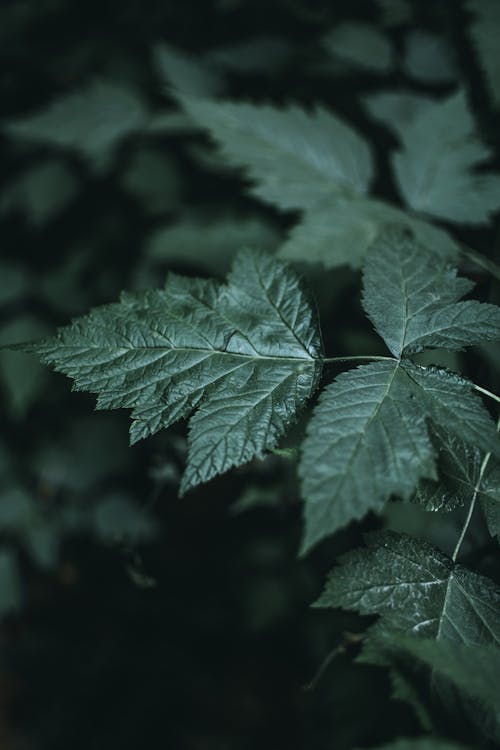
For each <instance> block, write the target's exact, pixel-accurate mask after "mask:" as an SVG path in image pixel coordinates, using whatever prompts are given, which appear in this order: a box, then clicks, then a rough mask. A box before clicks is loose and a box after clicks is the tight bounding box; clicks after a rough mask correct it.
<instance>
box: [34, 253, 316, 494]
mask: <svg viewBox="0 0 500 750" xmlns="http://www.w3.org/2000/svg"><path fill="white" fill-rule="evenodd" d="M32 349H33V350H34V351H35V352H36V353H38V355H39V356H40V358H41V359H42V361H43V362H44V363H46V364H51V365H53V367H54V368H55V369H56V370H57V371H59V372H63V373H65V374H66V375H68V376H69V377H71V378H73V379H74V381H75V382H74V388H75V389H76V390H86V391H90V392H92V393H97V394H99V398H98V401H97V407H98V408H100V409H112V408H123V407H125V408H131V409H132V410H133V411H132V418H133V422H132V427H131V440H132V442H136V441H137V440H139V439H141V438H144V437H147V436H148V435H151V434H153V433H155V432H157V431H158V430H160V429H162V428H164V427H167V426H169V425H171V424H173V423H174V422H175V421H177V420H179V419H182V418H185V417H187V416H188V415H189V414H191V413H192V412H193V411H195V413H194V416H193V417H192V418H191V421H190V434H189V456H188V463H187V467H186V472H185V474H184V478H183V481H182V484H181V491H182V492H185V491H186V490H188V489H189V488H190V487H193V486H195V485H196V484H199V483H200V482H204V481H208V480H209V479H210V478H212V477H214V476H216V475H217V474H220V473H222V472H224V471H227V470H228V469H229V468H231V467H232V466H238V465H240V464H243V463H245V462H247V461H249V460H250V459H252V458H253V457H255V456H262V454H263V453H264V451H266V450H268V449H270V448H271V447H273V446H274V445H275V444H276V442H277V441H278V439H279V438H280V437H281V436H282V435H283V434H284V432H285V430H286V428H287V426H288V425H289V424H290V422H292V421H293V420H294V419H295V418H296V415H297V412H298V410H299V409H300V408H301V407H302V406H303V405H304V403H305V401H306V400H307V399H308V398H309V397H310V396H311V394H312V393H313V392H314V390H315V388H316V385H317V380H318V376H319V370H320V363H319V361H318V360H319V358H320V356H321V343H320V336H319V332H318V328H317V325H316V320H315V315H314V313H313V311H312V309H311V307H310V306H309V303H308V301H307V299H306V297H305V295H304V294H303V292H302V291H301V287H300V283H299V280H298V279H297V277H296V276H295V274H294V273H293V272H292V271H291V270H289V269H288V268H287V267H286V266H284V265H283V264H282V263H280V262H278V261H276V260H274V259H273V258H271V257H267V256H265V255H260V254H257V253H251V252H243V253H241V254H240V255H239V256H238V258H237V259H236V261H235V264H234V267H233V270H232V272H231V274H230V275H229V279H228V283H227V284H226V285H219V284H216V283H215V282H212V281H205V280H201V279H188V278H183V277H179V276H174V275H171V276H170V277H169V279H168V281H167V285H166V287H165V290H163V291H151V292H146V293H144V294H124V295H122V298H121V301H120V302H119V303H117V304H114V305H107V306H105V307H101V308H97V309H96V310H94V311H92V312H91V313H90V314H89V315H88V316H86V317H84V318H81V319H78V320H76V321H75V322H74V323H73V324H72V325H71V326H68V327H67V328H63V329H61V330H60V331H59V333H58V335H57V336H56V337H54V338H52V339H48V340H46V341H44V342H42V343H41V344H36V345H33V347H32Z"/></svg>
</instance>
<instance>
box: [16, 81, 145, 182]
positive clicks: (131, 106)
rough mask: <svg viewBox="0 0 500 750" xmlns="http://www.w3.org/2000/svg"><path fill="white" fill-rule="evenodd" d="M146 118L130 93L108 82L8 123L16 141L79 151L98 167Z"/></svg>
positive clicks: (143, 124)
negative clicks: (24, 140) (39, 143)
mask: <svg viewBox="0 0 500 750" xmlns="http://www.w3.org/2000/svg"><path fill="white" fill-rule="evenodd" d="M147 119H148V117H147V114H146V111H145V109H144V106H143V104H142V102H141V101H140V100H139V99H138V97H137V96H136V95H135V93H134V92H133V91H131V90H130V89H125V88H123V87H121V86H119V85H117V84H115V83H113V82H110V81H94V82H93V83H91V84H89V85H88V86H87V87H86V88H85V89H82V90H81V91H78V92H75V93H71V94H68V95H66V96H64V97H62V98H61V99H57V100H55V101H54V102H52V103H51V104H50V105H49V106H48V107H47V108H46V109H43V110H41V111H40V112H38V113H36V114H34V115H31V116H29V117H25V118H24V119H20V120H17V121H14V122H10V123H7V125H6V126H5V130H6V132H7V133H8V134H9V135H11V136H13V137H16V138H23V139H26V140H30V141H35V142H37V141H40V142H43V143H49V144H51V145H53V146H60V147H62V148H73V149H76V150H78V151H81V152H82V153H84V154H85V156H87V157H88V158H89V159H92V160H94V161H95V162H96V166H98V167H101V166H105V165H106V164H107V161H108V159H109V156H110V152H111V151H112V149H113V148H114V147H115V146H116V144H117V143H118V141H120V140H121V139H122V138H124V137H125V136H127V135H129V134H130V133H133V132H136V131H138V130H141V128H143V127H144V126H145V125H146V122H147Z"/></svg>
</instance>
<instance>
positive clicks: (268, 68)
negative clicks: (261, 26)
mask: <svg viewBox="0 0 500 750" xmlns="http://www.w3.org/2000/svg"><path fill="white" fill-rule="evenodd" d="M291 54H292V48H291V46H290V44H289V42H287V41H286V40H285V39H280V38H279V37H272V36H269V37H268V36H262V37H252V38H250V39H247V40H245V41H243V42H236V43H235V44H231V45H227V46H224V47H216V48H215V49H212V50H210V52H208V53H207V54H206V55H205V60H206V61H207V62H208V64H209V65H210V66H216V67H218V68H222V69H227V70H230V71H236V72H238V73H266V74H267V75H273V74H274V73H277V72H278V71H279V70H280V69H281V68H282V67H283V66H284V65H285V64H286V63H287V62H288V59H289V57H290V55H291Z"/></svg>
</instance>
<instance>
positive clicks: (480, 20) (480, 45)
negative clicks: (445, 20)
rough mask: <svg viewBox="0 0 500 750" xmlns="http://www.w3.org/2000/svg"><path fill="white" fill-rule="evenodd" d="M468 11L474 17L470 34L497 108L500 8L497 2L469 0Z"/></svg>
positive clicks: (499, 76) (499, 60)
mask: <svg viewBox="0 0 500 750" xmlns="http://www.w3.org/2000/svg"><path fill="white" fill-rule="evenodd" d="M466 7H467V10H468V11H469V12H470V13H472V14H473V15H474V20H473V21H472V23H471V24H470V26H469V33H470V35H471V37H472V41H473V43H474V46H475V48H476V52H477V55H478V57H479V61H480V63H481V66H482V68H483V70H484V73H485V75H486V81H487V84H488V87H489V90H490V94H491V96H492V97H493V101H494V102H495V104H496V105H497V106H499V105H500V59H499V57H498V35H499V34H500V7H499V5H498V3H497V1H496V0H467V3H466Z"/></svg>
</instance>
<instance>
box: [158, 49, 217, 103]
mask: <svg viewBox="0 0 500 750" xmlns="http://www.w3.org/2000/svg"><path fill="white" fill-rule="evenodd" d="M154 63H155V66H156V69H157V71H158V73H159V75H160V76H161V77H162V78H163V79H164V81H165V84H166V88H167V91H170V89H173V90H174V92H175V93H177V94H183V95H187V96H194V97H198V96H199V97H211V96H217V95H218V94H220V93H221V92H222V90H223V88H224V84H223V81H222V78H221V77H220V75H218V73H217V72H216V71H214V70H213V68H211V67H210V66H209V65H207V63H203V62H202V61H201V60H200V61H198V60H196V59H195V58H194V57H191V56H190V55H189V54H187V53H186V52H183V51H181V50H179V49H176V48H175V47H173V46H172V45H170V44H159V45H157V46H156V47H155V49H154Z"/></svg>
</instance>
